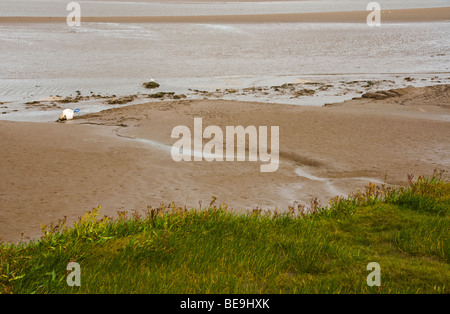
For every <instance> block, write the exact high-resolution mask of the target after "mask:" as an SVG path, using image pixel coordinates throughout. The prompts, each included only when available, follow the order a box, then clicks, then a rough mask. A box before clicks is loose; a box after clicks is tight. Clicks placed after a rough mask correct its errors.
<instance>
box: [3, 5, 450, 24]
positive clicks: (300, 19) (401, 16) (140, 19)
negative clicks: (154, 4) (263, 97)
mask: <svg viewBox="0 0 450 314" xmlns="http://www.w3.org/2000/svg"><path fill="white" fill-rule="evenodd" d="M369 13H370V11H343V12H313V13H288V14H253V15H252V14H243V15H198V16H111V17H83V16H82V17H81V22H82V23H211V24H218V23H230V24H233V23H366V18H367V15H368V14H369ZM449 16H450V7H438V8H419V9H395V10H382V12H381V21H382V23H404V22H434V21H448V20H450V18H449ZM2 23H66V17H20V16H17V17H16V16H12V17H5V16H2V17H0V24H2Z"/></svg>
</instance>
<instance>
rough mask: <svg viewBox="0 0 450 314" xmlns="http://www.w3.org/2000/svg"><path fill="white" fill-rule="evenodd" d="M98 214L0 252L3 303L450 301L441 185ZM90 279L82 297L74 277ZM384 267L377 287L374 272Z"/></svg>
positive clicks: (447, 226) (435, 180) (446, 190)
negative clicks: (317, 298)
mask: <svg viewBox="0 0 450 314" xmlns="http://www.w3.org/2000/svg"><path fill="white" fill-rule="evenodd" d="M214 200H215V199H214V198H213V201H212V202H211V204H210V205H209V206H207V207H206V208H203V209H186V208H180V207H176V206H175V205H174V204H172V205H171V206H168V207H166V206H161V207H159V208H148V213H147V215H145V216H143V217H139V216H136V215H135V216H131V217H130V216H129V215H127V214H126V213H119V215H118V217H117V218H114V219H112V218H108V217H103V218H100V208H96V209H94V210H92V211H91V212H89V213H87V214H85V215H84V216H83V217H81V218H80V220H79V221H78V222H76V223H75V224H74V225H73V226H71V227H68V226H66V225H65V223H64V221H62V220H61V221H59V222H58V223H56V224H53V225H51V226H43V236H42V238H41V239H40V240H38V241H34V242H29V243H21V244H8V243H2V244H0V293H449V289H450V266H449V262H450V246H449V230H450V219H449V209H450V182H448V181H446V180H444V179H442V173H440V174H438V173H435V175H433V177H431V178H424V177H420V178H418V180H416V181H413V179H412V177H409V184H408V185H407V186H404V187H396V188H388V187H386V186H384V185H382V186H375V185H374V184H370V185H369V186H368V187H366V189H365V191H363V192H361V191H358V192H357V193H354V194H353V195H350V196H348V197H346V198H344V197H336V198H335V199H334V200H333V201H332V202H331V203H330V205H329V206H327V207H324V208H319V207H318V206H317V204H316V203H314V202H312V206H311V208H309V210H307V209H305V208H304V207H303V206H295V207H294V206H292V207H290V208H289V211H287V212H286V213H277V212H261V211H260V210H254V211H253V212H251V213H248V214H235V213H232V212H230V211H228V210H227V207H226V205H220V206H219V205H215V203H214ZM70 261H76V262H77V263H79V264H80V267H81V286H79V287H77V286H74V287H69V286H68V285H67V283H66V278H67V274H68V273H69V272H68V271H67V270H66V266H67V264H68V263H69V262H70ZM370 262H377V263H379V264H380V267H381V286H379V287H377V286H372V287H370V286H368V285H367V283H366V278H367V276H368V275H369V273H370V271H368V270H366V266H367V264H368V263H370Z"/></svg>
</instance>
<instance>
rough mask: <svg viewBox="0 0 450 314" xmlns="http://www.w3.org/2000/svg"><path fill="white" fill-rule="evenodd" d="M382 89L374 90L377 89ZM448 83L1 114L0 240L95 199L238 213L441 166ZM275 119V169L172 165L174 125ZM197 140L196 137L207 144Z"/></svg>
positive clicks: (112, 209)
mask: <svg viewBox="0 0 450 314" xmlns="http://www.w3.org/2000/svg"><path fill="white" fill-rule="evenodd" d="M383 95H384V96H383ZM449 104H450V85H438V86H433V87H424V88H407V89H399V90H393V91H390V92H387V93H384V94H383V93H382V94H378V95H376V94H375V95H374V94H367V95H365V97H363V98H357V99H353V100H350V101H346V102H344V103H339V104H332V105H327V106H324V107H306V106H293V105H282V104H267V103H256V102H239V101H227V100H221V99H218V100H182V101H161V102H152V103H147V104H139V105H133V106H128V107H122V108H115V109H110V110H106V111H102V112H99V113H93V114H88V115H85V116H81V117H79V118H77V119H75V120H73V121H68V122H66V123H24V122H7V121H0V138H2V148H3V149H2V150H1V151H0V160H2V163H1V167H0V201H1V203H0V204H1V205H0V237H1V238H2V239H3V240H4V241H8V242H16V241H19V240H20V239H21V233H22V232H23V233H24V235H23V239H24V240H29V239H35V238H37V237H39V236H40V234H41V233H40V224H48V223H50V222H54V221H56V220H57V219H58V218H61V217H64V216H67V218H68V222H69V223H72V222H73V221H75V220H76V219H77V218H78V217H79V216H80V215H82V214H83V213H84V212H86V211H88V210H90V209H92V208H93V207H96V206H98V205H101V206H102V208H103V209H102V213H103V214H107V215H114V214H115V213H116V212H117V211H119V210H121V211H122V210H127V211H137V212H140V213H143V212H144V211H145V210H146V208H147V206H158V205H160V204H161V203H165V204H168V203H170V202H172V201H174V202H176V203H177V204H179V205H182V206H184V205H185V204H187V206H198V204H199V201H201V202H202V204H203V205H207V204H209V202H210V200H211V197H212V196H215V197H217V202H219V203H227V204H229V206H230V207H231V208H233V209H234V210H236V211H246V210H249V209H253V208H256V207H259V208H263V209H274V208H275V207H277V208H278V209H279V210H285V209H287V206H288V205H290V204H292V203H293V202H294V201H298V202H300V203H303V204H307V205H308V204H309V202H310V200H311V198H314V197H317V198H318V199H319V200H320V202H321V204H326V203H327V202H328V201H329V199H330V198H331V197H333V196H335V195H336V194H344V195H346V194H348V193H350V192H354V191H356V190H357V189H362V188H363V187H364V185H366V184H368V183H369V182H370V181H372V182H376V183H380V182H383V181H386V182H387V183H388V184H401V183H404V182H405V181H406V176H407V174H415V175H416V176H417V175H421V174H424V175H430V174H432V172H433V170H434V169H436V168H438V169H444V170H449V167H450V143H449V141H448V136H447V134H449V133H450V111H449ZM194 117H201V118H202V119H203V128H205V127H206V126H208V125H217V126H220V127H221V128H222V129H223V130H225V126H227V125H231V126H237V125H243V126H248V125H255V126H279V128H280V160H281V161H280V166H279V168H278V170H277V171H276V172H273V173H261V172H260V165H261V162H249V161H246V162H237V161H236V162H225V161H224V162H206V161H202V162H194V161H192V162H175V161H173V160H172V158H171V155H170V150H169V149H168V148H170V147H171V145H172V144H173V143H174V142H175V141H176V139H171V138H170V133H171V130H172V128H173V127H175V126H178V125H185V126H188V127H190V128H191V129H192V128H193V119H194ZM205 142H206V141H205Z"/></svg>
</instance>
